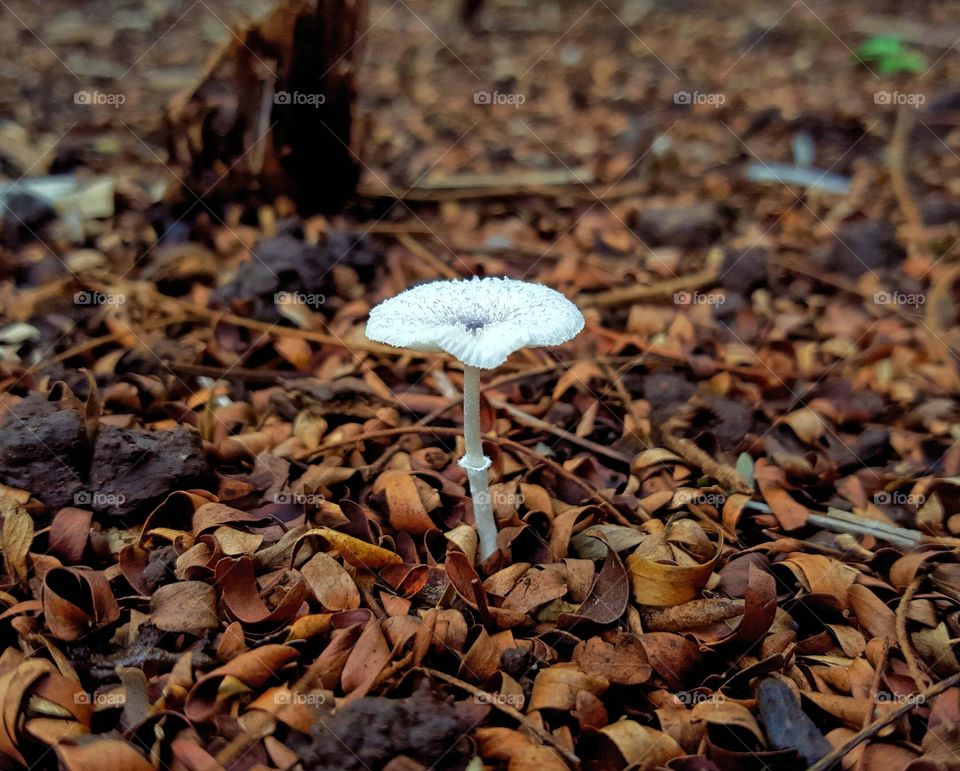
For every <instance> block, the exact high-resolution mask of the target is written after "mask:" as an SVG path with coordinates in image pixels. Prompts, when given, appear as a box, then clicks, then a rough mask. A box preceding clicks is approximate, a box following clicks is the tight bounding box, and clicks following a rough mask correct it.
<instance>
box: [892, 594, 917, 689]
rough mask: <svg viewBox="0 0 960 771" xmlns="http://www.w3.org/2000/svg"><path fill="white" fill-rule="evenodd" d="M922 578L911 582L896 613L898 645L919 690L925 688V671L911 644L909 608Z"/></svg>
mask: <svg viewBox="0 0 960 771" xmlns="http://www.w3.org/2000/svg"><path fill="white" fill-rule="evenodd" d="M920 580H921V579H919V578H914V579H913V581H911V582H910V585H909V586H908V587H907V588H906V590H905V591H904V593H903V596H902V597H901V598H900V604H899V605H898V606H897V614H896V621H897V645H898V646H899V647H900V653H901V654H903V658H904V660H905V661H906V662H907V670H908V671H909V672H910V677H912V678H913V682H914V683H915V684H916V686H917V690H918V691H919V690H921V689H922V688H923V673H922V672H921V671H920V665H919V664H918V663H917V657H916V656H915V655H914V653H913V647H912V646H911V645H910V637H909V635H908V634H907V610H908V609H909V606H910V601H911V600H912V599H913V595H915V594H916V593H917V589H919V588H920Z"/></svg>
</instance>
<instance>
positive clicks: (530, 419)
mask: <svg viewBox="0 0 960 771" xmlns="http://www.w3.org/2000/svg"><path fill="white" fill-rule="evenodd" d="M487 401H488V402H490V404H492V405H493V406H494V407H496V408H497V409H498V410H503V411H504V412H506V413H507V414H509V415H512V416H513V417H514V418H515V419H516V421H517V422H518V423H522V424H523V425H526V426H530V427H531V428H538V429H540V430H541V431H546V432H547V433H550V434H553V435H554V436H559V437H560V438H561V439H564V440H566V441H568V442H570V443H571V444H576V445H579V446H580V447H583V449H585V450H589V451H590V452H595V453H597V454H598V455H604V456H606V457H608V458H610V459H611V460H615V461H619V462H620V463H623V464H624V465H627V466H629V465H630V461H631V460H632V459H631V458H629V457H627V456H626V455H624V454H623V453H622V452H617V451H616V450H614V449H612V448H610V447H604V446H603V445H602V444H598V443H597V442H592V441H590V440H589V439H584V438H582V437H579V436H577V435H576V434H571V433H570V432H569V431H564V430H563V429H562V428H557V427H556V426H554V425H552V424H551V423H547V421H545V420H540V418H535V417H534V416H533V415H530V414H529V413H526V412H524V411H523V410H521V409H520V408H519V407H514V406H513V405H512V404H509V403H507V402H505V401H504V400H503V399H497V398H495V397H492V396H488V397H487Z"/></svg>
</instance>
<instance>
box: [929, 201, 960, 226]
mask: <svg viewBox="0 0 960 771" xmlns="http://www.w3.org/2000/svg"><path fill="white" fill-rule="evenodd" d="M920 214H921V217H922V218H923V223H924V224H925V225H946V224H948V223H950V222H956V221H957V220H960V201H955V200H953V199H952V198H944V197H941V196H934V197H931V198H930V199H928V200H927V201H925V202H924V204H923V206H922V207H921V209H920Z"/></svg>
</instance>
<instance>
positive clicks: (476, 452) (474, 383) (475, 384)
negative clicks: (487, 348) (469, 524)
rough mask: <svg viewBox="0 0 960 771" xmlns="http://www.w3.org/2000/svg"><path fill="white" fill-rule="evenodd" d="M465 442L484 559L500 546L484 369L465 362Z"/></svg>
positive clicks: (465, 460)
mask: <svg viewBox="0 0 960 771" xmlns="http://www.w3.org/2000/svg"><path fill="white" fill-rule="evenodd" d="M463 442H464V445H465V447H466V454H465V455H464V456H463V457H462V458H461V459H460V466H461V468H463V469H465V470H466V472H467V479H469V480H470V497H471V498H473V519H474V521H475V522H476V523H477V536H478V537H479V539H480V559H481V560H485V559H486V558H487V557H489V556H490V555H491V554H493V553H494V552H495V551H496V550H497V520H496V519H495V518H494V516H493V505H492V503H491V500H490V487H489V482H488V479H487V469H488V468H490V459H489V458H488V457H487V456H486V455H484V454H483V438H482V435H481V433H480V370H479V369H478V368H477V367H471V366H470V365H468V364H465V365H464V367H463Z"/></svg>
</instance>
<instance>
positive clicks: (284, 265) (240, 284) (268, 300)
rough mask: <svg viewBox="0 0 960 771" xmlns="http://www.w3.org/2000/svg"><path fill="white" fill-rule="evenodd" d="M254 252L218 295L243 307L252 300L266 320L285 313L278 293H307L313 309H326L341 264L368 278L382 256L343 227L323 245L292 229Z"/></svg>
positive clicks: (256, 312)
mask: <svg viewBox="0 0 960 771" xmlns="http://www.w3.org/2000/svg"><path fill="white" fill-rule="evenodd" d="M253 254H254V257H253V259H252V260H250V262H247V263H244V264H243V265H242V266H241V267H240V268H239V270H238V271H237V274H236V276H235V277H234V278H233V280H232V281H231V282H230V283H228V284H226V285H225V286H223V287H221V288H220V289H218V290H217V292H216V293H215V295H214V296H215V298H216V299H218V300H220V301H222V302H225V303H227V304H229V305H231V306H233V307H234V308H238V309H239V308H240V307H241V306H242V305H243V304H244V303H246V304H250V305H252V315H253V317H255V318H257V319H260V320H261V321H278V320H279V319H280V318H281V317H280V314H279V313H278V312H277V308H276V300H275V295H276V294H277V293H279V292H287V293H293V294H299V295H304V296H307V297H308V298H310V299H309V300H307V302H308V305H309V307H310V310H312V311H317V312H323V311H324V309H325V307H326V305H327V302H326V301H327V300H328V299H330V298H332V297H333V296H334V294H335V292H336V286H335V284H334V273H333V269H334V268H335V267H336V266H338V265H342V266H347V267H351V268H353V269H354V270H356V271H357V273H358V275H360V276H361V278H364V277H369V275H370V274H371V273H372V270H373V266H374V265H375V264H376V261H377V252H376V251H375V250H374V249H373V248H372V244H371V242H370V240H369V239H368V238H366V237H364V236H363V235H361V234H355V233H340V232H333V233H328V234H327V238H326V241H325V243H324V244H323V245H318V246H315V245H312V244H307V243H304V242H303V241H301V240H300V239H299V238H295V237H294V236H292V235H289V234H285V235H280V236H276V237H275V238H265V239H263V240H262V241H260V242H259V243H258V244H257V245H256V246H255V247H254V248H253ZM321 298H322V299H321Z"/></svg>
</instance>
